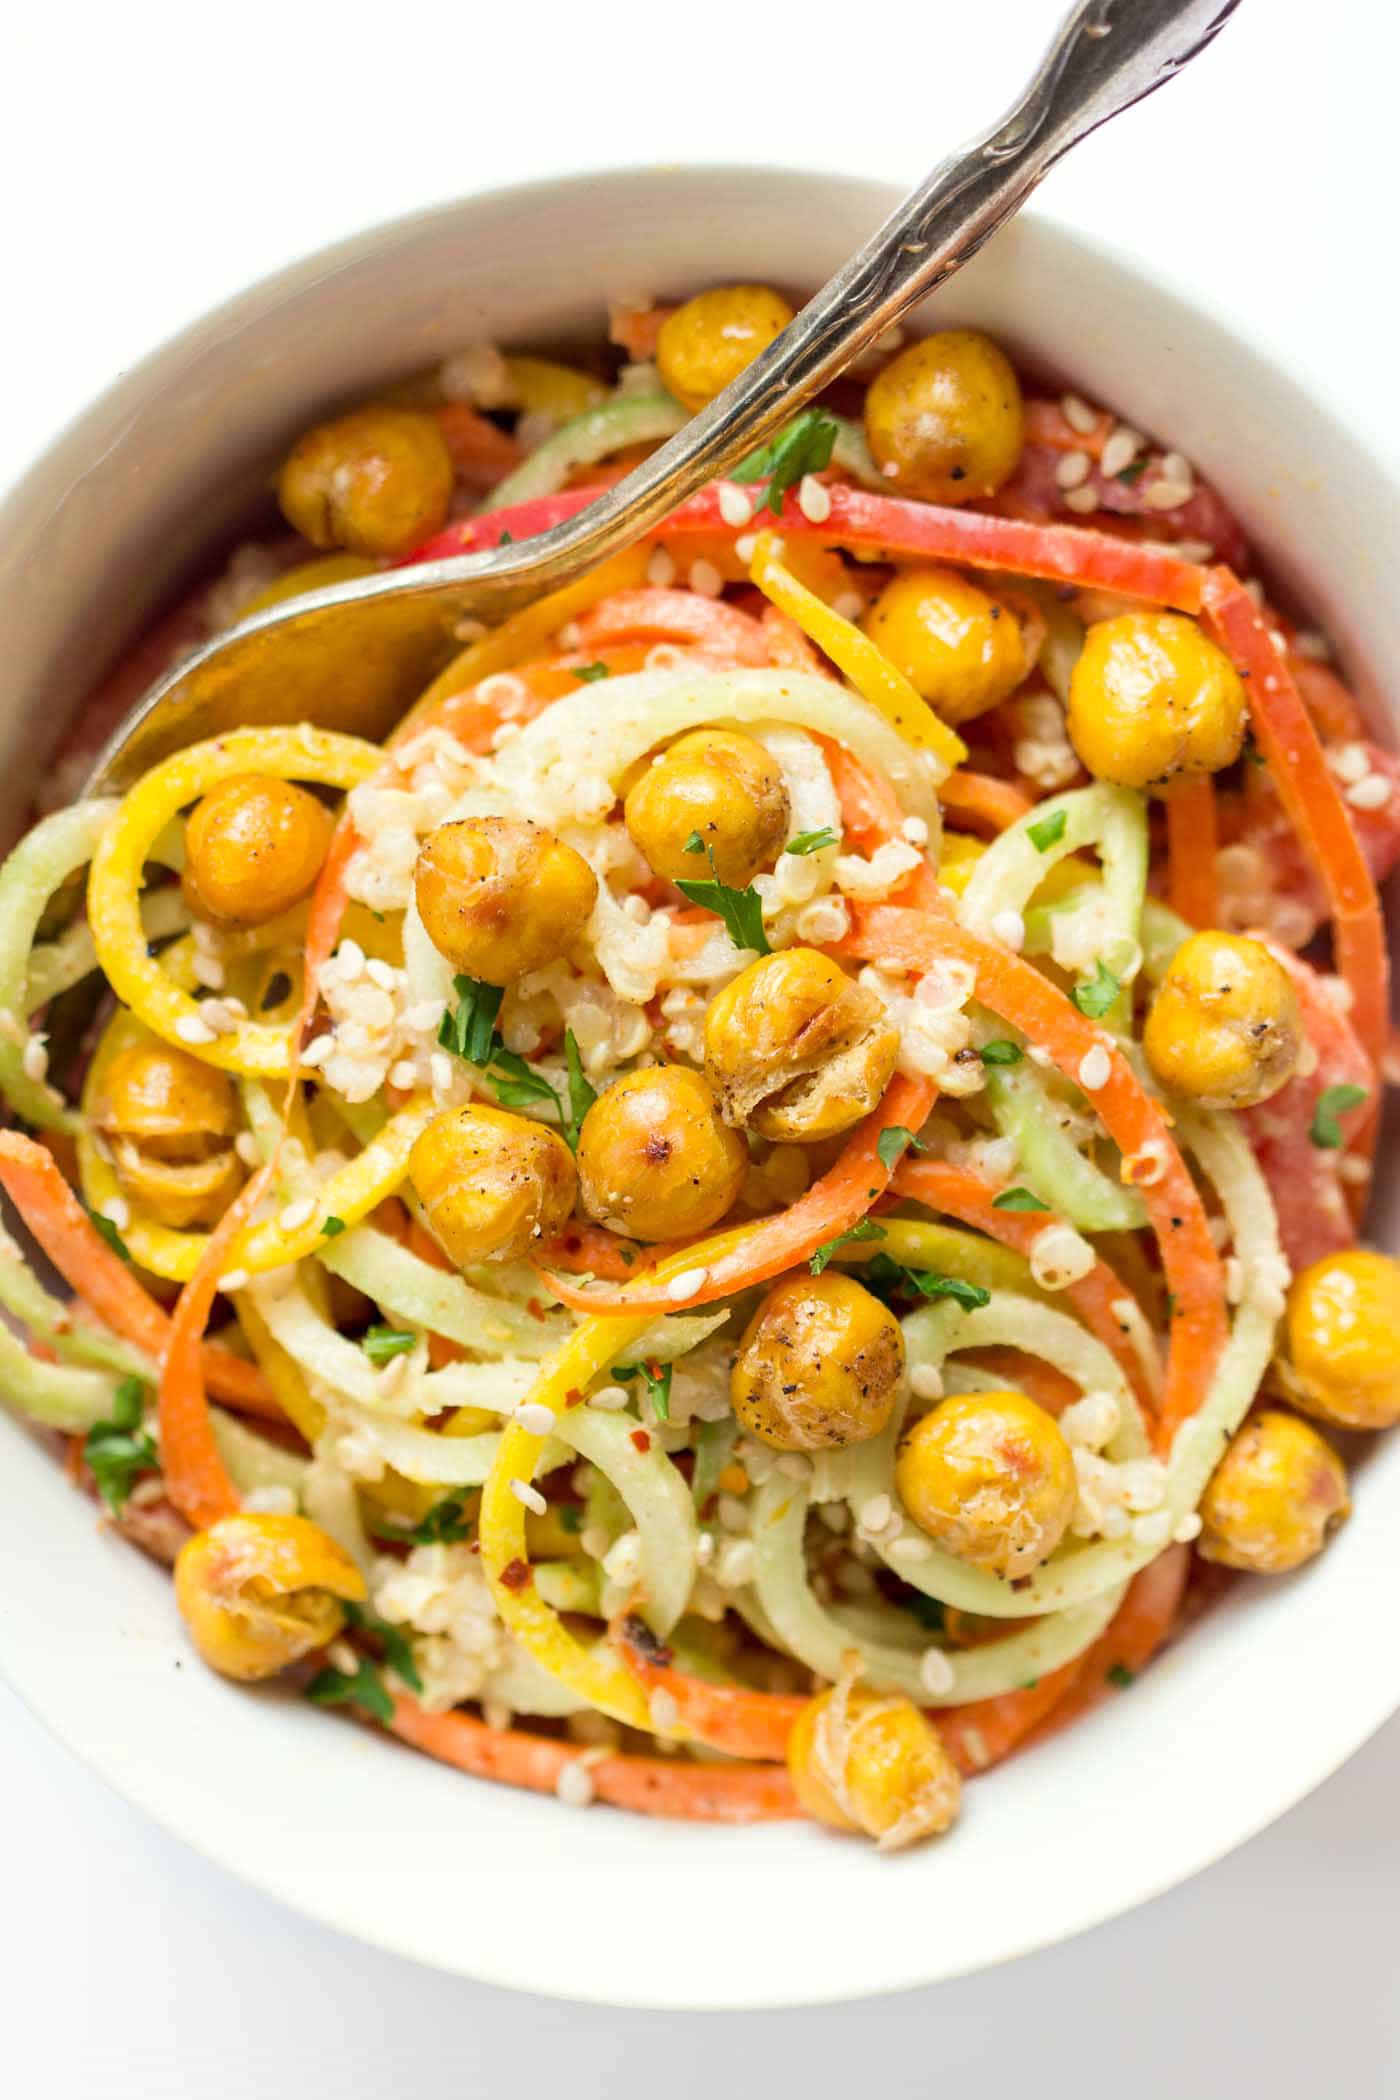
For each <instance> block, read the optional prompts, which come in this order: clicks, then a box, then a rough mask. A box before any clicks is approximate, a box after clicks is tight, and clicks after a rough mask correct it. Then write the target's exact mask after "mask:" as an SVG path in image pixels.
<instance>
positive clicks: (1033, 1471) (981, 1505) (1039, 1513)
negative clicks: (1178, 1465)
mask: <svg viewBox="0 0 1400 2100" xmlns="http://www.w3.org/2000/svg"><path fill="white" fill-rule="evenodd" d="M894 1478H895V1486H896V1487H897V1488H898V1490H899V1495H900V1500H901V1501H902V1502H903V1504H904V1506H905V1508H906V1509H907V1510H908V1512H909V1514H910V1516H911V1517H912V1518H913V1519H914V1521H915V1523H916V1524H918V1525H919V1527H920V1528H921V1529H922V1530H923V1531H926V1532H927V1533H928V1535H929V1537H930V1538H932V1539H936V1540H937V1542H938V1544H939V1545H940V1546H943V1547H945V1548H946V1550H947V1551H948V1552H949V1553H952V1554H956V1556H957V1558H958V1559H959V1560H965V1561H968V1562H969V1563H970V1564H971V1565H972V1566H973V1567H974V1568H986V1569H988V1570H990V1572H991V1573H992V1574H994V1575H1005V1576H1008V1577H1011V1578H1013V1579H1014V1578H1015V1577H1016V1576H1019V1575H1029V1573H1030V1572H1031V1570H1032V1569H1033V1568H1038V1567H1039V1566H1040V1563H1041V1562H1042V1561H1043V1560H1046V1559H1048V1557H1049V1555H1050V1554H1052V1553H1053V1552H1054V1550H1055V1548H1056V1546H1058V1545H1059V1543H1060V1540H1061V1539H1062V1538H1063V1537H1064V1535H1065V1531H1066V1529H1067V1528H1068V1525H1069V1520H1070V1518H1071V1517H1072V1516H1073V1515H1074V1505H1075V1501H1076V1499H1077V1492H1078V1490H1077V1487H1076V1482H1075V1472H1074V1459H1073V1456H1072V1455H1071V1452H1070V1448H1069V1445H1068V1444H1067V1443H1066V1441H1065V1439H1064V1437H1063V1435H1062V1434H1061V1432H1060V1426H1059V1424H1058V1423H1057V1422H1056V1421H1055V1419H1054V1417H1053V1416H1052V1415H1048V1414H1047V1413H1046V1412H1045V1410H1044V1408H1043V1407H1037V1406H1036V1404H1035V1402H1034V1401H1033V1400H1027V1399H1026V1397H1025V1395H1024V1394H1022V1393H1013V1392H992V1393H955V1394H954V1395H953V1396H952V1397H951V1398H950V1399H947V1400H943V1401H940V1402H939V1404H938V1406H937V1407H935V1408H934V1409H932V1411H931V1412H930V1413H929V1414H926V1415H924V1416H922V1417H921V1419H920V1420H919V1421H917V1422H916V1423H915V1424H914V1426H913V1428H912V1429H911V1430H910V1431H909V1432H908V1434H907V1435H906V1436H905V1437H904V1439H903V1441H902V1442H901V1444H900V1447H899V1456H898V1457H897V1459H896V1460H895V1469H894Z"/></svg>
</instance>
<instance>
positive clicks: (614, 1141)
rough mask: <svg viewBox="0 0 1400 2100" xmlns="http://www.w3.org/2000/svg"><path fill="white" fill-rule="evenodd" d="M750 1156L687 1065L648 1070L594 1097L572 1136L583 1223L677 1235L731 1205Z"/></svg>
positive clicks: (702, 1225)
mask: <svg viewBox="0 0 1400 2100" xmlns="http://www.w3.org/2000/svg"><path fill="white" fill-rule="evenodd" d="M748 1164H749V1155H748V1150H747V1147H746V1146H745V1144H744V1141H743V1139H742V1138H741V1137H740V1136H739V1135H738V1133H737V1131H733V1130H730V1129H728V1128H727V1127H726V1126H725V1124H724V1123H723V1122H722V1121H721V1119H720V1114H719V1111H718V1109H717V1108H716V1107H715V1098H714V1095H713V1094H712V1093H711V1092H710V1089H709V1087H708V1086H707V1085H706V1084H705V1081H704V1080H703V1079H702V1078H701V1076H700V1074H699V1073H698V1072H692V1071H691V1069H690V1067H689V1066H688V1065H647V1066H645V1067H643V1069H642V1070H641V1071H639V1072H627V1073H625V1074H624V1075H623V1077H622V1078H621V1079H615V1080H614V1081H613V1083H612V1085H611V1086H610V1087H609V1088H608V1089H607V1092H606V1093H603V1094H600V1095H599V1096H598V1099H597V1100H596V1101H595V1102H594V1103H593V1106H592V1107H591V1108H590V1109H589V1111H588V1113H587V1115H586V1116H585V1117H584V1119H583V1125H582V1128H581V1129H580V1131H579V1136H578V1178H579V1194H580V1196H581V1198H582V1202H583V1207H584V1209H585V1210H586V1211H587V1212H588V1215H589V1217H590V1218H596V1219H597V1220H598V1222H599V1224H600V1225H606V1226H608V1227H609V1228H610V1229H611V1230H612V1231H613V1232H622V1233H626V1234H628V1235H629V1236H630V1237H631V1238H632V1239H637V1240H673V1239H684V1238H687V1237H688V1236H689V1235H690V1234H692V1233H696V1232H704V1231H706V1230H707V1229H708V1228H709V1227H710V1226H711V1225H714V1224H716V1223H717V1222H718V1221H719V1219H720V1218H722V1217H723V1216H724V1214H725V1212H726V1211H727V1210H729V1209H731V1208H732V1206H733V1204H734V1201H735V1198H736V1197H737V1196H738V1194H739V1191H740V1189H741V1188H742V1187H743V1184H744V1175H745V1173H746V1172H747V1170H748Z"/></svg>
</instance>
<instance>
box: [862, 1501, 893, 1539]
mask: <svg viewBox="0 0 1400 2100" xmlns="http://www.w3.org/2000/svg"><path fill="white" fill-rule="evenodd" d="M893 1515H894V1504H893V1503H892V1502H891V1501H890V1498H889V1496H888V1495H872V1496H871V1497H870V1498H869V1500H868V1501H866V1502H862V1504H861V1506H860V1526H861V1530H862V1531H883V1530H884V1528H885V1526H886V1525H887V1524H888V1523H889V1521H890V1518H891V1517H892V1516H893Z"/></svg>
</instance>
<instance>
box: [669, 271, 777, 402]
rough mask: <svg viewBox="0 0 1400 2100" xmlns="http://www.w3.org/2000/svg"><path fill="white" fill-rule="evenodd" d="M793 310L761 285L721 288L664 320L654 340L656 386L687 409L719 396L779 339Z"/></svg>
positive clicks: (706, 294)
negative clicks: (762, 352)
mask: <svg viewBox="0 0 1400 2100" xmlns="http://www.w3.org/2000/svg"><path fill="white" fill-rule="evenodd" d="M791 319H792V308H791V307H790V306H789V305H788V303H787V300H786V299H782V298H780V297H779V296H778V294H777V293H776V292H774V291H770V290H769V288H768V286H767V285H765V284H725V285H720V286H718V287H717V288H716V289H715V290H714V291H712V292H701V293H699V294H698V295H697V297H695V298H694V299H687V300H686V302H685V305H684V306H678V307H677V308H676V310H675V312H674V313H673V314H668V315H667V316H666V319H665V320H664V321H663V322H662V324H661V330H660V333H659V335H658V336H657V339H656V364H657V370H658V371H659V372H660V374H661V383H662V385H663V386H664V387H665V388H666V391H667V392H668V393H670V394H674V395H675V397H676V399H677V401H679V402H681V403H682V405H683V406H684V407H686V408H690V409H696V408H703V407H704V406H705V403H706V402H707V401H712V400H713V399H714V397H715V395H716V394H721V393H723V391H724V389H725V388H726V387H727V386H728V385H729V382H730V381H731V380H732V379H737V378H738V377H739V374H740V373H741V372H742V371H744V370H745V369H746V368H747V367H748V366H749V365H751V364H752V363H753V361H754V359H755V358H756V357H757V356H758V355H759V353H760V352H761V351H763V350H766V349H767V348H768V345H769V344H770V343H771V342H772V340H773V338H774V336H777V335H781V334H782V332H783V330H784V329H785V328H786V327H787V324H788V322H789V321H790V320H791Z"/></svg>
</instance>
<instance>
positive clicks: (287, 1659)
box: [175, 1513, 367, 1684]
mask: <svg viewBox="0 0 1400 2100" xmlns="http://www.w3.org/2000/svg"><path fill="white" fill-rule="evenodd" d="M366 1594H367V1592H366V1588H365V1579H364V1576H363V1575H362V1574H361V1573H360V1570H359V1569H358V1568H357V1567H356V1565H355V1563H354V1561H353V1560H351V1558H350V1556H349V1554H348V1553H346V1551H345V1550H344V1548H343V1547H342V1546H338V1545H337V1544H336V1542H335V1540H334V1539H332V1538H329V1537H328V1536H327V1535H326V1533H325V1532H324V1531H322V1530H321V1529H320V1528H319V1526H317V1525H315V1524H313V1523H311V1522H310V1521H309V1520H308V1519H307V1518H306V1517H292V1516H266V1515H253V1514H251V1513H248V1514H243V1515H239V1516H234V1517H224V1518H222V1519H221V1520H220V1521H219V1522H218V1523H217V1524H212V1525H211V1526H210V1527H209V1529H208V1530H207V1531H197V1532H196V1533H195V1535H194V1537H193V1538H190V1539H187V1540H186V1541H185V1544H184V1545H183V1546H182V1547H181V1548H180V1552H179V1555H178V1557H177V1559H176V1562H175V1602H176V1604H177V1605H178V1607H179V1610H180V1616H181V1617H182V1618H183V1620H184V1621H185V1624H186V1626H187V1627H188V1628H189V1631H190V1637H191V1639H192V1640H193V1642H194V1645H195V1647H196V1648H197V1649H198V1651H199V1654H200V1656H201V1658H202V1659H203V1661H205V1662H206V1663H207V1664H208V1665H209V1667H210V1669H211V1670H217V1671H218V1672H219V1675H220V1676H221V1677H232V1678H234V1679H236V1680H237V1681H238V1682H239V1683H243V1684H252V1683H256V1682H258V1681H259V1680H261V1679H263V1678H267V1677H275V1676H276V1675H277V1674H278V1672H279V1671H281V1670H285V1669H287V1668H289V1667H290V1665H291V1664H292V1663H295V1662H300V1660H301V1659H302V1657H303V1656H305V1655H310V1654H311V1653H312V1652H313V1650H315V1649H317V1648H323V1647H325V1645H326V1643H327V1642H328V1641H333V1640H334V1639H335V1637H336V1635H337V1634H338V1633H339V1632H340V1631H341V1628H342V1627H343V1626H344V1624H345V1605H346V1604H363V1602H364V1601H365V1596H366Z"/></svg>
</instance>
